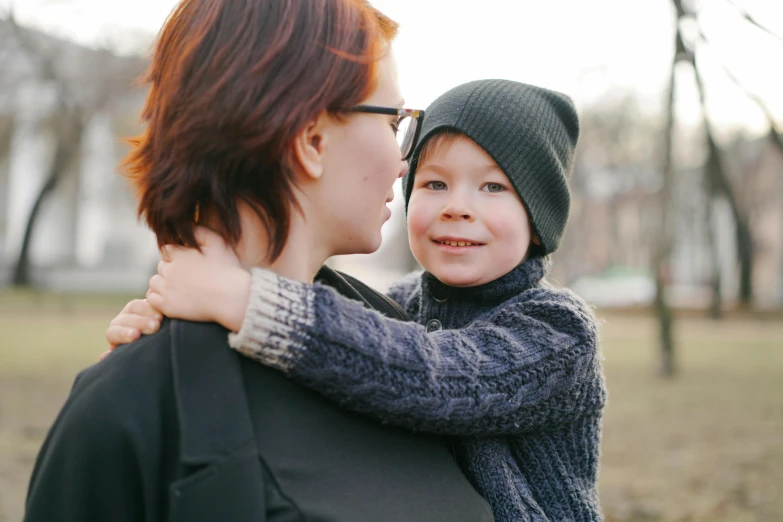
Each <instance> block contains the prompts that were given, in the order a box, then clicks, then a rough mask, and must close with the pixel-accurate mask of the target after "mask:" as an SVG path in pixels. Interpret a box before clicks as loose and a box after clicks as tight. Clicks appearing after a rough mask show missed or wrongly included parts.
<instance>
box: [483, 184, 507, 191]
mask: <svg viewBox="0 0 783 522" xmlns="http://www.w3.org/2000/svg"><path fill="white" fill-rule="evenodd" d="M482 190H486V191H487V192H503V191H504V190H506V187H504V186H503V185H501V184H500V183H487V184H485V185H484V186H483V187H482Z"/></svg>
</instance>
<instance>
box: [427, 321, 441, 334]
mask: <svg viewBox="0 0 783 522" xmlns="http://www.w3.org/2000/svg"><path fill="white" fill-rule="evenodd" d="M441 328H443V326H442V325H441V324H440V321H438V320H437V319H430V320H429V321H428V322H427V333H430V332H437V331H438V330H440V329H441Z"/></svg>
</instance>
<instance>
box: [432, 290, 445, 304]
mask: <svg viewBox="0 0 783 522" xmlns="http://www.w3.org/2000/svg"><path fill="white" fill-rule="evenodd" d="M431 295H432V298H433V299H434V300H435V301H437V302H438V303H445V302H446V301H448V300H449V296H448V295H447V294H446V292H445V291H444V290H443V289H438V288H434V289H433V290H432V292H431Z"/></svg>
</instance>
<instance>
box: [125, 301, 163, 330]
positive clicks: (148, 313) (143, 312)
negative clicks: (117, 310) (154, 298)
mask: <svg viewBox="0 0 783 522" xmlns="http://www.w3.org/2000/svg"><path fill="white" fill-rule="evenodd" d="M123 313H126V314H134V315H140V316H143V317H147V318H149V319H157V320H161V319H163V316H162V315H161V314H160V312H158V311H157V310H155V308H153V307H152V305H151V304H150V303H149V302H148V301H147V300H146V299H134V300H133V301H131V302H130V303H128V306H126V307H125V310H124V311H123ZM128 326H130V325H128Z"/></svg>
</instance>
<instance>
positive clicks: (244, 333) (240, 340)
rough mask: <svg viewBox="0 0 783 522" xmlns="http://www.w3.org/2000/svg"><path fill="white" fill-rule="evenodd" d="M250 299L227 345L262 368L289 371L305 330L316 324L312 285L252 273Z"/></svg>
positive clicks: (263, 272)
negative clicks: (253, 360) (241, 320)
mask: <svg viewBox="0 0 783 522" xmlns="http://www.w3.org/2000/svg"><path fill="white" fill-rule="evenodd" d="M251 275H252V280H251V283H250V299H249V302H248V306H247V310H246V312H245V319H244V321H243V322H242V328H241V329H240V330H239V332H237V333H235V334H230V335H229V337H228V342H229V345H231V347H232V348H234V349H235V350H237V351H238V352H240V353H242V354H243V355H246V356H248V357H250V358H252V359H255V360H257V361H259V362H261V363H262V364H264V365H265V366H270V367H272V368H276V369H278V370H281V371H283V372H287V371H288V370H290V369H291V367H292V366H293V365H294V362H295V361H296V358H297V356H298V355H300V354H301V352H302V350H304V346H305V345H304V342H303V341H304V339H305V329H306V328H307V327H311V326H313V325H314V324H315V314H314V311H313V306H312V304H313V297H314V292H313V289H312V285H307V284H306V283H301V282H299V281H293V280H291V279H286V278H283V277H280V276H278V275H277V274H275V273H274V272H271V271H269V270H263V269H260V268H254V269H252V270H251Z"/></svg>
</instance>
